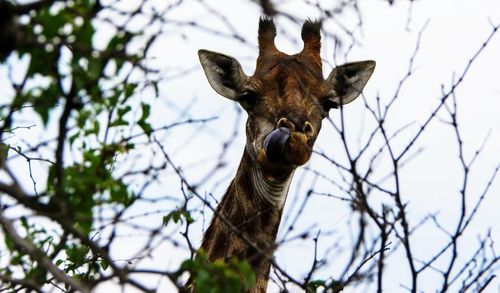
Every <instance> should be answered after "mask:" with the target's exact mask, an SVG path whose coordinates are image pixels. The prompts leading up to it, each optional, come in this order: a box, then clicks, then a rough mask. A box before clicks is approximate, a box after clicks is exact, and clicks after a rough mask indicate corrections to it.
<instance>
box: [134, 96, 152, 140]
mask: <svg viewBox="0 0 500 293" xmlns="http://www.w3.org/2000/svg"><path fill="white" fill-rule="evenodd" d="M141 109H142V116H141V118H140V119H139V121H137V124H138V125H139V126H140V127H141V128H142V130H143V131H144V132H145V133H146V134H147V135H150V134H151V132H152V131H153V128H152V127H151V124H149V122H147V121H146V120H147V119H148V118H149V115H150V114H151V106H150V105H148V104H146V103H141Z"/></svg>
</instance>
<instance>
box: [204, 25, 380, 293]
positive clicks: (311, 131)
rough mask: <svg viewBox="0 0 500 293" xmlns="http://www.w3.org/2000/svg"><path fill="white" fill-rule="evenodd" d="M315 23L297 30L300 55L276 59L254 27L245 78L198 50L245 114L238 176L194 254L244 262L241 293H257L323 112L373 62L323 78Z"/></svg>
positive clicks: (229, 62) (358, 82)
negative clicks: (246, 270) (253, 56)
mask: <svg viewBox="0 0 500 293" xmlns="http://www.w3.org/2000/svg"><path fill="white" fill-rule="evenodd" d="M320 27H321V23H320V22H319V21H306V22H305V23H304V24H303V26H302V34H301V36H302V40H303V42H304V47H303V49H302V51H301V52H300V53H298V54H295V55H287V54H285V53H283V52H281V51H279V50H278V49H277V48H276V46H275V44H274V39H275V37H276V26H275V24H274V21H273V20H272V19H271V18H261V19H260V21H259V31H258V44H259V55H258V58H257V64H256V69H255V72H254V74H253V75H252V76H247V75H246V74H245V73H244V72H243V70H242V67H241V65H240V63H239V62H238V61H237V60H236V59H235V58H233V57H230V56H227V55H224V54H221V53H217V52H212V51H208V50H199V51H198V55H199V59H200V63H201V65H202V68H203V70H204V72H205V75H206V77H207V79H208V82H209V84H210V85H211V87H212V88H213V89H214V90H215V91H216V92H217V93H218V94H220V95H221V96H223V97H226V98H228V99H230V100H233V101H236V102H238V103H239V104H240V105H241V107H242V108H243V109H244V110H245V111H246V113H247V114H248V119H247V122H246V144H245V148H244V151H243V156H242V158H241V162H240V164H239V167H238V170H237V172H236V175H235V177H234V179H233V180H232V182H231V183H230V185H229V187H228V189H227V191H226V192H225V194H224V195H223V197H222V200H221V202H220V204H219V205H218V206H217V208H216V210H215V213H214V216H213V218H212V221H211V223H210V225H209V227H208V228H207V230H206V231H205V234H204V236H203V240H202V244H201V249H203V251H204V252H205V253H206V255H207V257H208V259H209V260H210V261H216V260H227V259H229V258H231V257H236V258H238V259H241V260H246V261H248V263H249V264H250V265H251V267H252V269H253V270H254V272H255V275H256V282H255V284H254V285H253V287H252V288H250V290H249V292H265V290H266V288H267V283H268V279H269V271H270V266H271V263H272V255H273V251H274V249H275V248H276V247H275V246H276V245H275V241H276V234H277V231H278V227H279V224H280V220H281V215H282V212H283V206H284V204H285V200H286V197H287V193H288V189H289V186H290V182H291V180H292V176H293V173H294V171H295V169H296V168H297V167H298V166H301V165H304V164H305V163H306V162H307V161H308V160H309V158H310V156H311V153H312V148H313V145H314V142H315V140H316V137H317V136H318V133H319V131H320V128H321V122H322V120H323V119H324V118H325V117H327V116H328V113H329V110H330V109H332V108H338V107H341V106H343V105H345V104H348V103H350V102H352V101H353V100H354V99H356V98H357V97H358V96H359V94H360V93H361V91H362V90H363V88H364V86H365V85H366V83H367V82H368V79H369V78H370V76H371V75H372V73H373V71H374V69H375V61H371V60H370V61H361V62H354V63H347V64H344V65H342V66H338V67H336V68H334V69H333V70H332V71H331V73H330V74H329V76H328V77H327V78H326V79H325V78H323V72H322V61H321V57H320V47H321V35H320Z"/></svg>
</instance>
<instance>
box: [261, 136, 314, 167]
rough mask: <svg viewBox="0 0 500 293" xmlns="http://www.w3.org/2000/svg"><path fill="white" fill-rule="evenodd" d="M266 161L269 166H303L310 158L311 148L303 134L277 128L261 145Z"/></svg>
mask: <svg viewBox="0 0 500 293" xmlns="http://www.w3.org/2000/svg"><path fill="white" fill-rule="evenodd" d="M263 147H264V151H265V153H266V157H267V160H268V161H269V162H270V163H271V164H276V163H284V164H291V165H297V166H300V165H303V164H305V163H306V162H307V161H308V160H309V157H310V156H311V148H310V146H309V145H308V143H307V137H306V135H305V134H304V133H301V132H297V131H293V132H292V131H291V130H290V129H289V128H286V127H279V128H276V129H275V130H273V131H271V132H270V133H269V134H268V135H267V136H266V138H265V139H264V143H263Z"/></svg>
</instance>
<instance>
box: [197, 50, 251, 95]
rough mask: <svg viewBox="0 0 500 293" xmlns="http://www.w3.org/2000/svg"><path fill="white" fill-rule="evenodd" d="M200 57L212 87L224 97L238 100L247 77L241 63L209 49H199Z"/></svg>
mask: <svg viewBox="0 0 500 293" xmlns="http://www.w3.org/2000/svg"><path fill="white" fill-rule="evenodd" d="M198 57H199V58H200V62H201V66H202V67H203V71H205V75H206V76H207V79H208V82H209V83H210V85H211V86H212V88H213V89H214V90H215V91H216V92H217V93H219V94H220V95H221V96H223V97H226V98H228V99H231V100H237V99H238V97H239V95H240V94H241V93H242V92H243V84H244V82H245V80H246V79H247V76H246V75H245V73H244V72H243V69H241V65H240V63H239V62H238V61H237V60H236V59H234V58H233V57H230V56H227V55H224V54H221V53H216V52H212V51H208V50H199V51H198Z"/></svg>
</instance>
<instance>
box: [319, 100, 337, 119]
mask: <svg viewBox="0 0 500 293" xmlns="http://www.w3.org/2000/svg"><path fill="white" fill-rule="evenodd" d="M321 107H322V108H323V111H325V113H326V114H327V115H328V112H329V111H330V109H332V108H335V109H337V108H338V107H339V105H338V104H337V103H335V102H334V101H332V100H330V99H325V100H324V101H323V102H322V103H321Z"/></svg>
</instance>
